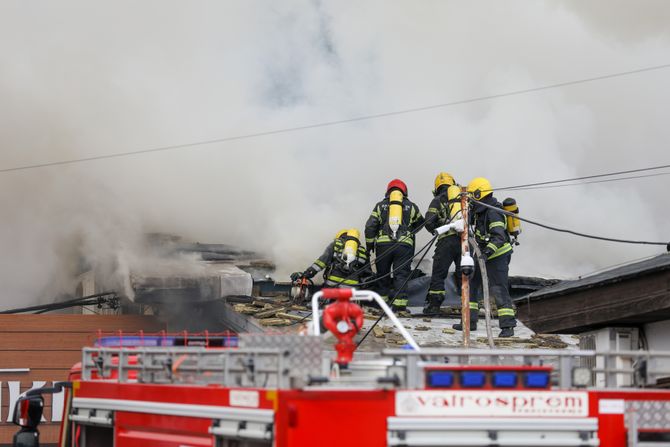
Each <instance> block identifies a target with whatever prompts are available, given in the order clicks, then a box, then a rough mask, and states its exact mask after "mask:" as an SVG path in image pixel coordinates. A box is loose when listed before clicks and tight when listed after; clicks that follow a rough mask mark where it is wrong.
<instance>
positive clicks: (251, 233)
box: [0, 0, 670, 307]
mask: <svg viewBox="0 0 670 447" xmlns="http://www.w3.org/2000/svg"><path fill="white" fill-rule="evenodd" d="M669 11H670V5H667V4H666V2H658V1H643V2H636V3H635V4H630V3H628V2H617V3H616V4H615V3H612V2H611V1H604V0H600V1H592V2H588V6H586V5H585V3H584V2H554V1H546V2H539V1H538V2H532V3H529V2H520V1H518V2H505V3H504V4H500V3H498V2H483V1H475V2H467V3H461V2H445V1H427V2H421V4H416V5H415V4H409V3H407V2H388V1H368V2H341V1H338V2H334V1H332V2H318V1H307V0H301V1H298V0H296V1H290V2H281V4H278V3H272V2H261V1H239V2H223V3H221V2H215V1H193V2H176V1H144V2H131V1H118V2H110V3H107V4H100V3H96V4H91V3H90V2H85V1H66V2H59V3H58V4H55V3H51V2H37V3H35V2H31V3H26V2H21V1H18V0H10V1H5V2H2V3H0V50H2V54H3V61H2V63H1V64H2V65H0V97H1V98H2V101H1V102H0V145H1V146H2V151H1V152H0V168H8V167H14V166H23V165H29V164H35V163H37V164H39V163H44V162H50V161H58V160H67V159H73V158H88V157H96V156H100V155H105V154H110V153H122V152H127V151H133V150H141V149H147V148H154V147H162V146H170V145H175V144H180V143H191V142H195V141H206V140H211V139H216V138H220V137H228V136H234V135H245V134H251V133H255V132H263V131H266V130H272V129H280V128H284V127H292V126H301V125H304V124H311V123H315V122H325V121H331V120H339V119H342V118H349V117H356V116H361V115H366V114H374V113H383V112H389V111H394V110H399V109H405V108H411V107H421V106H425V105H431V104H437V103H442V102H450V101H454V100H461V99H467V98H471V97H480V96H485V95H489V94H497V93H501V92H507V91H512V90H518V89H525V88H529V87H535V86H541V85H547V84H553V83H557V82H564V81H568V80H573V79H580V78H589V77H593V76H598V75H602V74H609V73H613V72H619V71H627V70H631V69H635V68H638V67H645V66H652V65H660V64H666V63H668V59H667V54H669V52H668V47H669V46H670V42H669V38H670V37H669V36H668V28H667V26H666V25H665V24H667V20H666V19H664V17H665V18H667V17H668V14H669ZM630 17H635V20H634V21H633V22H634V23H633V24H631V20H628V18H630ZM667 79H668V73H667V70H665V71H663V70H659V71H656V72H648V73H643V74H637V75H631V76H627V77H621V78H616V79H607V80H603V81H599V82H591V83H585V84H580V85H575V86H571V87H565V88H561V89H552V90H545V91H540V92H536V93H531V94H526V95H520V96H514V97H507V98H500V99H494V100H490V101H484V102H478V103H473V104H469V105H460V106H455V107H450V108H444V109H435V110H428V111H424V112H419V113H414V114H407V115H400V116H392V117H387V118H384V119H378V120H372V121H361V122H355V123H350V124H345V125H338V126H329V127H321V128H314V129H307V130H304V131H300V132H291V133H283V134H275V135H268V136H261V137H258V138H249V139H245V140H237V141H231V142H224V143H217V144H210V145H204V146H194V147H189V148H185V149H175V150H170V151H163V152H155V153H146V154H140V155H133V156H128V157H119V158H114V159H107V160H98V161H89V162H85V163H80V164H73V165H66V166H54V167H46V168H40V169H34V170H25V171H16V172H6V173H3V174H0V200H1V202H0V204H1V206H2V208H1V210H2V212H1V213H0V224H1V226H0V228H1V232H0V250H1V253H2V255H1V256H0V259H1V260H2V266H1V269H0V278H1V283H2V292H3V297H2V304H3V307H9V306H10V305H15V304H23V303H26V304H28V303H30V302H33V301H36V300H39V299H45V298H50V297H53V296H54V295H56V294H57V293H59V292H62V291H68V290H71V287H72V284H73V281H72V279H73V277H74V275H76V274H77V272H79V271H81V268H82V265H81V263H82V262H83V263H85V264H87V265H89V266H94V267H96V268H104V269H106V271H109V272H110V274H109V275H110V278H123V277H127V275H126V273H127V272H128V271H130V270H133V269H138V268H141V266H142V265H143V264H147V263H148V262H150V261H147V259H151V258H148V257H147V256H148V255H147V253H146V248H145V246H144V244H143V243H142V235H143V234H144V233H146V232H154V231H162V232H169V233H175V234H180V235H182V236H184V237H185V238H187V239H191V240H195V241H201V242H224V243H232V244H236V245H239V246H241V247H244V248H247V249H254V250H258V251H261V252H263V253H266V254H267V255H268V256H270V257H272V258H273V259H274V260H276V262H277V263H278V264H279V272H278V273H279V274H286V273H287V272H290V271H293V270H299V269H303V268H305V267H306V266H307V265H309V263H310V262H311V261H312V260H313V259H314V258H315V257H316V256H318V255H319V254H320V252H321V250H322V249H323V248H324V247H325V245H326V244H327V243H328V241H329V239H330V238H332V236H333V235H334V233H335V232H336V231H337V230H339V229H340V228H346V227H358V228H359V229H360V230H362V229H363V225H364V222H365V220H366V218H367V216H368V214H369V212H370V211H371V209H372V207H373V205H374V203H375V202H376V201H377V200H379V199H380V198H381V197H382V196H383V193H384V187H385V185H386V183H387V182H388V181H389V180H390V179H392V178H395V177H400V178H402V179H403V180H405V181H406V183H407V184H408V185H409V188H410V197H411V198H412V199H414V200H415V201H416V202H417V203H418V204H419V206H420V208H421V209H422V210H425V209H426V208H427V205H428V203H429V201H430V199H431V194H430V191H431V190H432V182H433V179H434V176H435V175H436V174H437V172H439V171H442V170H446V171H449V172H451V173H453V174H454V175H455V176H456V178H457V180H459V181H460V182H462V183H466V182H468V181H469V179H471V178H472V177H475V176H486V177H488V178H490V179H491V181H492V182H493V184H494V187H495V186H499V187H500V186H508V185H515V184H520V183H526V182H532V181H543V180H551V179H559V178H565V177H572V176H578V175H587V174H592V173H600V172H607V171H613V170H619V169H626V168H635V167H645V166H651V165H655V164H665V163H667V156H665V155H664V154H665V150H664V147H663V143H665V142H666V141H668V137H669V136H670V130H669V129H668V126H667V124H666V122H665V121H666V117H667V115H668V104H670V89H669V88H668V84H667ZM667 186H668V180H667V177H657V178H650V179H640V180H637V181H630V182H620V183H616V182H615V183H605V184H600V185H588V186H583V187H569V188H557V189H547V190H536V191H523V192H517V193H515V194H514V197H515V198H516V199H517V201H518V202H519V206H520V208H521V211H522V214H523V215H525V216H527V217H530V218H536V219H537V220H540V221H543V222H547V223H550V224H554V225H557V226H562V227H568V228H572V229H576V230H580V231H584V232H590V233H594V234H599V235H606V236H613V237H624V238H631V239H651V240H665V239H668V237H669V235H668V233H667V228H666V227H667V222H668V217H670V216H669V215H668V211H667V207H664V206H663V204H664V203H665V200H664V199H665V197H664V195H665V189H667ZM504 197H505V194H504V193H502V192H501V194H498V198H499V199H501V200H502V199H503V198H504ZM427 240H428V234H427V233H425V234H422V235H421V236H420V238H419V244H420V245H423V243H425V242H426V241H427ZM661 251H662V250H661V249H659V248H649V247H637V246H629V245H614V244H607V243H602V242H596V241H589V240H582V239H577V238H574V237H573V236H566V235H560V234H556V233H552V232H548V231H546V230H542V229H539V228H534V227H530V226H528V225H526V226H525V227H524V233H523V236H522V245H521V246H519V247H518V248H517V250H516V253H515V256H514V259H513V263H512V272H513V273H517V274H529V275H546V276H554V277H555V276H560V277H565V276H572V275H577V274H583V273H586V272H588V271H590V270H595V269H597V268H601V267H603V266H606V265H610V264H614V263H617V262H623V261H626V260H630V259H635V258H638V257H641V256H645V255H649V254H653V253H658V252H661ZM82 253H83V254H84V259H83V260H82V259H81V257H80V255H81V254H82Z"/></svg>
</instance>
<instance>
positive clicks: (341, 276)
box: [311, 239, 372, 286]
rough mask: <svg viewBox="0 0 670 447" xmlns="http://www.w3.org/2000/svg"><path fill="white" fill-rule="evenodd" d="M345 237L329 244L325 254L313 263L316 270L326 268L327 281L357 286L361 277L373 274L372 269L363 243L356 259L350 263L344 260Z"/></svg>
mask: <svg viewBox="0 0 670 447" xmlns="http://www.w3.org/2000/svg"><path fill="white" fill-rule="evenodd" d="M344 243H345V240H344V239H335V240H334V241H333V242H331V243H330V244H328V246H327V247H326V249H325V250H324V252H323V254H322V255H321V256H319V258H318V259H317V260H316V261H314V263H313V264H312V265H311V268H313V269H314V270H315V271H316V272H320V271H321V270H325V271H324V274H323V277H324V279H325V280H326V282H330V283H335V284H336V285H349V286H355V285H357V284H358V283H359V281H360V279H361V278H365V277H369V276H372V269H371V268H370V263H369V262H368V256H367V254H366V252H365V247H363V244H358V251H357V252H356V259H355V260H354V261H353V262H351V263H350V264H349V265H347V263H346V262H345V260H344V256H343V254H344Z"/></svg>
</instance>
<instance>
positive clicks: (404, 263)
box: [288, 236, 437, 326]
mask: <svg viewBox="0 0 670 447" xmlns="http://www.w3.org/2000/svg"><path fill="white" fill-rule="evenodd" d="M436 239H437V236H434V237H433V238H432V239H431V240H430V241H429V242H428V243H427V244H426V245H424V246H423V247H421V248H420V249H419V251H417V252H416V254H414V256H412V257H411V258H409V259H408V260H407V261H405V262H403V263H402V264H400V265H399V266H397V267H395V268H394V269H393V270H392V271H390V272H388V273H387V274H386V275H384V276H381V277H378V278H375V279H374V280H373V281H370V282H369V283H359V284H356V287H359V286H361V285H363V286H364V285H368V284H372V283H374V282H375V281H378V280H379V279H382V278H385V277H387V276H389V275H391V274H392V273H394V272H395V271H396V270H398V269H401V268H402V267H404V266H405V265H407V264H408V263H411V262H412V261H413V260H414V258H416V257H417V256H419V254H421V252H423V251H424V250H425V253H424V254H423V256H422V257H421V259H420V260H419V262H418V263H417V265H416V267H415V268H414V269H412V271H411V272H410V275H409V276H408V277H407V280H409V278H411V277H412V273H414V271H416V269H418V268H419V265H420V264H421V261H423V258H424V257H425V256H426V254H428V251H429V250H430V247H431V246H432V245H433V242H435V240H436ZM406 282H407V281H405V283H406ZM402 287H405V284H403V285H402ZM402 287H401V288H400V290H402ZM396 296H397V294H396ZM395 298H396V297H393V299H395ZM309 317H310V315H309V314H307V315H305V316H304V317H302V319H300V320H296V321H294V322H292V323H291V324H289V325H288V326H294V325H296V324H299V323H302V322H303V321H305V320H306V319H307V318H309Z"/></svg>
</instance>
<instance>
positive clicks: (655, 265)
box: [517, 253, 670, 301]
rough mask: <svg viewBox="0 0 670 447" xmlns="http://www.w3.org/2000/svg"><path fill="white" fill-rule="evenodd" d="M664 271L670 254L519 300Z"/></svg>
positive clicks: (667, 268) (548, 295)
mask: <svg viewBox="0 0 670 447" xmlns="http://www.w3.org/2000/svg"><path fill="white" fill-rule="evenodd" d="M663 270H670V253H663V254H661V255H658V256H654V257H653V258H650V259H645V260H643V261H639V262H634V263H631V264H627V265H624V266H621V267H616V268H613V269H611V270H607V271H605V272H601V273H598V274H595V275H591V276H587V277H583V278H579V279H574V280H566V281H560V282H559V283H557V284H555V285H551V286H549V287H545V288H542V289H540V290H538V291H535V292H532V293H529V294H527V295H525V296H523V297H521V298H518V299H517V300H523V301H527V300H530V301H535V300H541V299H546V298H551V297H555V296H560V295H566V294H568V293H572V292H576V291H579V290H586V289H592V288H596V287H600V286H604V285H608V284H616V283H619V282H623V281H625V280H627V279H630V278H637V277H640V276H645V275H649V274H652V273H656V272H659V271H663Z"/></svg>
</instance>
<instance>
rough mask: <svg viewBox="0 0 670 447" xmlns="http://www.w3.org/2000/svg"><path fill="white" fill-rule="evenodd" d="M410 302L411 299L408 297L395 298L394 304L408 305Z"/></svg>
mask: <svg viewBox="0 0 670 447" xmlns="http://www.w3.org/2000/svg"><path fill="white" fill-rule="evenodd" d="M408 303H409V300H408V299H406V298H403V299H400V298H396V299H394V300H393V305H394V306H407V304H408Z"/></svg>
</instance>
